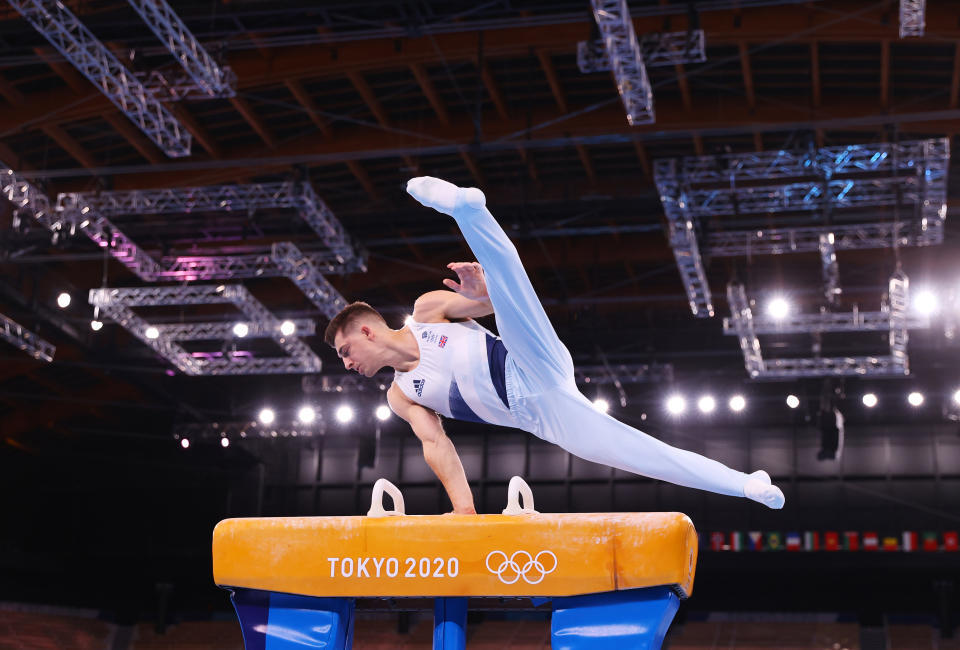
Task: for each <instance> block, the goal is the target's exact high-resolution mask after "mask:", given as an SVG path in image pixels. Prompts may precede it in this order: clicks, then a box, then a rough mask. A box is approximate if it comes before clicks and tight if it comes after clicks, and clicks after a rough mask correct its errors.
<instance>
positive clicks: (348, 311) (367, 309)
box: [323, 302, 387, 348]
mask: <svg viewBox="0 0 960 650" xmlns="http://www.w3.org/2000/svg"><path fill="white" fill-rule="evenodd" d="M364 316H372V317H374V318H376V319H377V320H379V321H381V322H383V324H384V325H386V323H387V320H386V319H385V318H384V317H383V316H381V315H380V312H378V311H377V310H376V309H374V308H373V307H371V306H370V305H368V304H367V303H365V302H351V303H350V304H349V305H347V306H346V307H344V308H343V309H341V310H340V313H339V314H337V315H336V316H334V317H333V320H331V321H330V324H329V325H327V331H326V332H324V334H323V340H324V341H326V343H327V345H329V346H330V347H331V348H336V347H337V346H336V345H334V343H333V339H334V338H336V336H337V332H339V331H340V330H345V329H347V328H348V327H349V326H350V325H352V324H353V323H354V322H356V321H357V320H359V319H361V318H363V317H364Z"/></svg>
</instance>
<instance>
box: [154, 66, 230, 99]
mask: <svg viewBox="0 0 960 650" xmlns="http://www.w3.org/2000/svg"><path fill="white" fill-rule="evenodd" d="M223 72H224V76H225V80H226V89H225V90H223V94H215V95H211V94H209V93H208V92H207V91H206V90H205V89H204V87H202V86H200V85H198V84H197V82H195V81H194V80H193V79H192V78H191V77H190V76H189V75H188V74H186V73H185V72H183V71H182V70H176V71H172V72H162V71H160V70H151V71H150V72H137V73H136V76H137V79H139V80H140V81H141V83H143V85H144V86H145V87H146V88H147V90H149V91H150V92H151V93H153V95H154V97H157V98H158V99H161V100H163V101H168V102H180V101H185V100H200V99H210V98H211V97H234V96H235V95H236V94H237V93H236V87H237V75H236V74H235V73H234V72H233V70H231V69H230V67H228V66H224V68H223Z"/></svg>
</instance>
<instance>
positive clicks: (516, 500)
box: [503, 476, 538, 515]
mask: <svg viewBox="0 0 960 650" xmlns="http://www.w3.org/2000/svg"><path fill="white" fill-rule="evenodd" d="M521 496H523V507H521V506H520V497H521ZM503 514H505V515H535V514H538V513H537V511H536V510H534V509H533V491H532V490H531V489H530V486H529V485H527V482H526V481H524V480H523V479H522V478H520V477H519V476H514V477H513V478H512V479H510V485H509V486H508V487H507V507H506V508H504V509H503Z"/></svg>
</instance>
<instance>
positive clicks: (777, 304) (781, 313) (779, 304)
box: [767, 297, 790, 320]
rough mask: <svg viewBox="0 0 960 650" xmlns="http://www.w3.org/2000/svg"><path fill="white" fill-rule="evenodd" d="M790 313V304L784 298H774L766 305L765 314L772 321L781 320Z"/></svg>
mask: <svg viewBox="0 0 960 650" xmlns="http://www.w3.org/2000/svg"><path fill="white" fill-rule="evenodd" d="M789 313H790V303H788V302H787V301H786V299H784V298H779V297H778V298H774V299H773V300H771V301H770V303H769V304H768V305H767V314H768V315H769V316H770V318H772V319H774V320H783V319H784V318H786V317H787V314H789Z"/></svg>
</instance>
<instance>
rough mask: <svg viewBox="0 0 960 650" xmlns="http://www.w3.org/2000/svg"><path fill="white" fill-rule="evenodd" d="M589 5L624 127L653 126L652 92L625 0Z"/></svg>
mask: <svg viewBox="0 0 960 650" xmlns="http://www.w3.org/2000/svg"><path fill="white" fill-rule="evenodd" d="M591 5H592V6H593V17H594V18H595V19H596V21H597V26H598V27H599V28H600V35H601V36H602V39H603V44H604V47H605V48H606V51H607V58H608V60H609V61H610V69H611V71H612V72H613V77H614V80H615V81H616V82H617V90H618V91H619V93H620V98H621V100H623V107H624V109H625V110H626V112H627V123H629V124H630V125H631V126H635V125H638V124H651V123H653V122H655V121H656V116H655V114H654V110H653V89H652V88H651V86H650V79H649V78H648V77H647V69H646V67H645V66H644V64H643V53H642V52H641V50H640V42H639V41H638V40H637V34H636V33H635V32H634V30H633V21H632V20H631V19H630V9H629V8H628V7H627V2H626V0H591Z"/></svg>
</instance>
